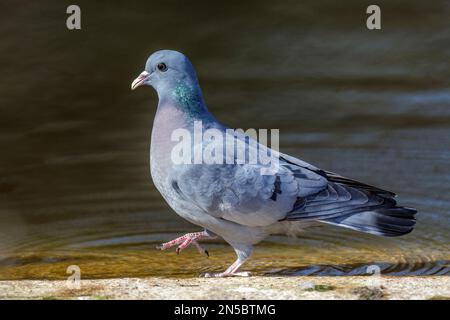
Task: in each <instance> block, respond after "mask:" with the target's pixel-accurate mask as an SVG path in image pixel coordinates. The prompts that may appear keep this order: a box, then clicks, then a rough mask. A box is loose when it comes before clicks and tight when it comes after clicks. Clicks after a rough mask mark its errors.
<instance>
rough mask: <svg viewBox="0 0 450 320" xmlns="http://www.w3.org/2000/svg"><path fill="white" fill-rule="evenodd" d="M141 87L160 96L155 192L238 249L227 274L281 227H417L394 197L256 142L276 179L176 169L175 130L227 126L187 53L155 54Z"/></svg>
mask: <svg viewBox="0 0 450 320" xmlns="http://www.w3.org/2000/svg"><path fill="white" fill-rule="evenodd" d="M161 64H164V67H165V68H163V67H161ZM160 69H161V70H160ZM143 84H146V85H151V86H153V87H154V88H155V89H156V91H157V93H158V98H159V103H158V109H157V112H156V116H155V120H154V125H153V131H152V143H151V173H152V178H153V181H154V183H155V186H156V187H157V188H158V190H159V191H160V192H161V194H162V196H163V197H164V198H165V199H166V201H167V202H168V204H169V205H170V206H171V207H172V208H173V209H174V210H175V211H176V212H177V213H178V214H179V215H180V216H182V217H183V218H185V219H187V220H188V221H190V222H192V223H194V224H197V225H199V226H202V227H204V228H205V229H206V230H207V232H208V234H211V235H212V234H217V235H219V236H221V237H222V238H223V239H225V241H227V242H228V243H229V244H230V245H232V246H233V247H234V248H235V250H236V253H237V255H238V261H237V262H236V263H235V266H234V267H233V268H231V267H230V268H231V269H230V270H231V272H229V273H233V272H234V271H236V270H237V268H238V267H239V266H240V264H242V263H243V262H244V261H245V259H247V258H248V257H249V256H250V254H251V251H252V247H253V245H254V244H256V243H258V242H259V241H261V240H263V239H264V238H265V237H266V236H268V235H270V234H272V233H274V232H275V230H280V228H281V229H282V226H284V225H289V224H304V225H305V226H307V225H309V224H310V223H311V222H321V223H326V224H333V225H338V226H342V227H346V228H350V229H354V230H358V231H362V232H367V233H372V234H376V235H381V236H399V235H403V234H406V233H409V232H411V230H412V229H413V227H414V224H415V218H414V214H415V213H416V210H414V209H410V208H404V207H399V206H397V204H396V202H395V200H394V199H393V198H394V196H395V194H394V193H392V192H389V191H386V190H383V189H380V188H377V187H373V186H370V185H367V184H364V183H361V182H358V181H355V180H352V179H349V178H345V177H342V176H339V175H337V174H335V173H331V172H327V171H324V170H321V169H319V168H316V167H314V166H312V165H311V164H308V163H306V162H304V161H302V160H300V159H297V158H294V157H291V156H289V155H285V154H282V153H278V152H277V151H274V150H270V149H268V148H266V147H265V146H263V145H260V144H258V143H256V144H255V145H256V147H257V148H259V149H261V150H264V151H267V152H269V153H271V154H272V155H276V156H278V158H279V165H278V167H277V169H278V170H277V171H276V173H274V174H272V175H263V174H262V173H261V168H263V167H264V165H262V164H236V163H233V164H174V163H173V161H171V150H172V148H173V147H174V144H175V142H174V141H172V140H171V133H172V132H173V131H174V130H176V129H179V128H183V129H186V130H188V131H189V132H192V131H193V123H194V122H195V121H201V122H202V126H203V130H206V129H215V130H217V131H219V132H221V133H222V134H223V135H227V134H228V133H227V132H226V129H227V128H226V127H225V126H224V125H222V124H220V123H219V122H218V121H217V120H216V119H215V118H214V116H213V115H212V114H211V113H210V112H209V111H208V109H207V107H206V104H205V102H204V99H203V96H202V93H201V89H200V86H199V84H198V80H197V77H196V74H195V71H194V68H193V67H192V64H191V63H190V62H189V60H188V59H187V58H186V57H185V56H184V55H183V54H181V53H179V52H176V51H170V50H163V51H158V52H156V53H154V54H153V55H151V56H150V58H149V59H148V61H147V64H146V69H145V71H144V72H143V73H142V74H141V75H140V76H139V77H138V78H137V79H136V80H135V81H134V82H133V85H132V88H133V89H134V88H135V87H137V86H139V85H143ZM228 135H229V134H228ZM230 138H231V139H234V140H239V141H243V140H245V143H244V145H245V147H247V148H252V146H250V145H249V140H248V138H245V137H242V136H239V135H233V136H232V137H230ZM211 143H215V142H214V141H210V142H209V144H211ZM207 147H208V143H203V144H202V145H199V144H194V145H193V146H192V154H194V153H195V150H196V148H200V149H201V150H204V149H205V148H207ZM224 163H228V162H226V161H224Z"/></svg>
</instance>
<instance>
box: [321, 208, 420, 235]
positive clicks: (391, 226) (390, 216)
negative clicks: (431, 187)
mask: <svg viewBox="0 0 450 320" xmlns="http://www.w3.org/2000/svg"><path fill="white" fill-rule="evenodd" d="M416 213H417V211H416V210H415V209H412V208H405V207H392V208H380V209H377V210H373V211H361V212H358V213H354V214H350V215H346V216H340V217H335V218H331V219H326V220H321V222H324V223H328V224H332V225H337V226H340V227H345V228H349V229H353V230H357V231H362V232H367V233H371V234H375V235H379V236H385V237H397V236H402V235H405V234H408V233H410V232H411V231H412V230H413V229H414V225H415V224H416V219H415V217H414V215H415V214H416Z"/></svg>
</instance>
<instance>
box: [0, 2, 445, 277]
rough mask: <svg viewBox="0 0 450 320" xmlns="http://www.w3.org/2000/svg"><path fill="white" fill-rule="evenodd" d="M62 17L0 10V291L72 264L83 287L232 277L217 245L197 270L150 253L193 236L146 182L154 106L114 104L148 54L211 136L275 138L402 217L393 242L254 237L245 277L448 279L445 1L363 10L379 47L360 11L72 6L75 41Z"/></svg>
mask: <svg viewBox="0 0 450 320" xmlns="http://www.w3.org/2000/svg"><path fill="white" fill-rule="evenodd" d="M68 4H69V3H64V1H43V2H39V4H38V3H34V4H27V6H22V5H20V4H2V5H1V7H2V10H1V11H2V13H3V17H2V19H0V24H1V28H0V35H1V39H2V41H1V43H0V58H1V59H2V71H3V72H2V73H1V74H0V108H1V113H2V116H1V117H0V133H1V134H0V148H1V150H2V156H1V157H0V199H1V201H0V279H24V278H27V279H28V278H33V279H41V278H49V279H54V278H65V277H66V276H67V275H66V268H67V266H69V265H72V264H76V265H79V266H80V267H81V271H82V277H84V278H102V277H119V276H120V277H122V276H152V275H157V276H176V277H189V276H196V275H198V274H199V273H201V272H206V271H208V272H209V271H219V270H222V269H223V268H225V267H226V266H227V265H228V264H230V263H232V262H233V260H234V253H233V252H232V250H231V249H230V248H229V247H228V246H226V245H224V244H223V243H221V242H213V243H212V244H210V245H207V246H208V248H209V251H210V253H211V257H210V258H209V259H206V258H205V257H202V256H200V255H199V254H198V253H197V252H196V251H195V250H194V249H189V250H187V251H186V252H183V253H182V254H181V255H179V256H177V255H176V254H175V253H174V252H173V251H172V252H159V251H157V250H156V249H154V247H155V245H156V244H158V243H160V242H163V241H167V240H169V239H171V238H173V237H175V236H178V235H179V234H182V233H185V232H188V231H192V230H197V229H198V228H196V227H195V226H192V225H190V224H188V223H187V222H185V221H183V220H182V219H181V218H179V217H177V216H176V214H175V213H174V212H172V211H171V210H170V208H169V207H168V206H167V205H166V204H165V203H164V202H163V200H162V198H161V197H160V196H159V194H158V193H157V191H156V190H155V189H154V187H153V185H152V182H151V179H150V177H149V173H148V172H149V166H148V151H149V136H150V130H151V124H152V120H153V115H154V111H155V105H156V102H157V101H156V95H155V94H154V93H153V92H152V90H151V89H148V90H145V89H141V90H138V91H136V92H131V91H130V90H129V86H130V83H131V81H132V80H133V79H134V77H135V76H137V75H138V74H139V73H140V72H141V71H142V68H143V65H144V62H145V59H146V58H147V56H148V54H149V53H150V52H152V51H155V50H157V49H161V48H173V49H177V50H180V51H183V52H185V53H186V54H188V55H189V57H190V58H191V60H192V61H193V63H194V65H195V66H196V67H197V70H198V74H199V78H200V82H201V85H202V88H203V90H204V94H205V97H206V100H207V102H208V105H209V107H210V109H211V111H212V112H213V113H214V114H215V115H216V116H217V118H218V119H220V120H221V121H222V122H223V123H226V124H228V125H229V126H230V127H234V128H236V127H240V128H251V127H252V128H279V129H280V133H281V141H280V148H281V151H283V152H285V153H289V154H291V155H294V156H298V157H301V158H302V159H304V160H306V161H309V162H311V163H313V164H315V165H317V166H319V167H322V168H324V169H327V170H330V171H334V172H338V173H340V174H342V175H346V176H349V177H352V178H355V179H358V180H361V181H365V182H367V183H370V184H374V185H377V186H380V187H382V188H386V189H388V190H392V191H394V192H396V193H398V194H399V202H400V203H401V204H404V205H407V206H413V207H416V208H417V209H418V210H419V215H418V223H417V228H416V230H415V231H414V232H413V233H412V234H409V235H407V236H404V237H401V238H395V239H386V238H378V237H375V236H370V235H366V234H360V233H356V232H352V231H348V230H343V229H338V228H334V227H326V228H320V229H314V230H308V231H306V232H305V233H304V234H303V235H302V236H301V237H300V238H298V239H291V238H285V237H272V238H269V239H268V240H267V241H266V242H264V243H262V244H260V245H259V246H258V247H257V249H256V251H255V253H254V256H253V258H252V259H251V260H250V261H249V263H248V264H246V267H245V268H246V269H248V270H253V271H255V272H256V273H261V274H320V275H330V274H336V275H339V274H353V273H357V274H361V273H364V272H365V271H367V266H370V265H372V264H374V263H375V264H377V265H379V266H380V268H381V269H382V272H384V273H388V274H392V275H405V274H414V275H417V274H449V266H448V261H449V260H450V250H449V249H450V245H449V244H450V235H449V226H450V224H449V220H450V165H449V164H450V68H449V67H448V61H450V43H449V41H448V39H449V36H450V23H449V20H448V15H449V13H450V6H449V4H448V2H446V1H434V2H433V3H426V4H423V3H421V2H419V1H413V2H411V1H408V2H406V1H394V2H393V1H389V2H380V3H379V5H380V6H381V7H382V15H383V20H382V21H383V29H382V31H380V32H369V31H367V29H365V20H364V19H365V14H364V12H365V7H364V5H362V4H361V3H360V1H346V4H336V3H334V2H333V1H323V0H322V1H314V2H313V1H310V2H308V3H302V4H298V3H297V2H295V1H287V2H283V4H281V3H265V4H264V3H262V2H261V1H248V2H245V3H233V2H227V4H226V5H224V6H223V7H222V8H214V7H211V6H210V5H208V4H207V3H206V2H205V3H203V2H195V3H189V4H180V3H179V2H178V3H176V2H170V1H152V2H151V3H149V2H147V1H127V2H126V3H123V4H111V3H107V2H104V3H102V2H96V4H94V3H92V2H87V1H79V2H78V4H79V5H80V7H81V8H82V28H83V29H82V30H81V31H67V30H66V29H65V17H66V15H65V8H66V7H67V5H68ZM406 5H407V7H406ZM255 115H257V116H255Z"/></svg>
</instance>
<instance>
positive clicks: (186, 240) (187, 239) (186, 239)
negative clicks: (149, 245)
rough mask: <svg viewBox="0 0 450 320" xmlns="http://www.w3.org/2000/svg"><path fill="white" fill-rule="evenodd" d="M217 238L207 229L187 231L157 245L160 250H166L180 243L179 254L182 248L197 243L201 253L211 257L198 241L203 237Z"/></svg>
mask: <svg viewBox="0 0 450 320" xmlns="http://www.w3.org/2000/svg"><path fill="white" fill-rule="evenodd" d="M215 238H216V236H214V235H211V234H209V233H208V231H206V230H204V231H201V232H192V233H187V234H185V235H184V236H181V237H179V238H176V239H174V240H172V241H169V242H166V243H163V244H161V245H159V246H157V247H156V248H157V249H160V250H166V249H169V248H171V247H173V246H175V245H178V247H177V254H179V253H180V252H181V250H183V249H185V248H187V247H188V246H189V245H190V244H193V245H195V247H196V248H197V250H198V251H199V252H200V253H201V254H205V255H207V256H208V257H209V253H208V250H206V249H204V248H203V247H202V246H201V245H200V244H199V243H198V241H199V240H203V239H215Z"/></svg>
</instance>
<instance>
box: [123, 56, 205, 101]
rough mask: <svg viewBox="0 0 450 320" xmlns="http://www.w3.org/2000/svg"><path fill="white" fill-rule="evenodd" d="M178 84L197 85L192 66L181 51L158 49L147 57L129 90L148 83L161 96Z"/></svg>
mask: <svg viewBox="0 0 450 320" xmlns="http://www.w3.org/2000/svg"><path fill="white" fill-rule="evenodd" d="M179 84H186V85H189V86H192V85H198V81H197V76H196V74H195V70H194V67H193V66H192V64H191V62H190V61H189V59H188V58H187V57H186V56H185V55H184V54H182V53H181V52H178V51H174V50H160V51H156V52H155V53H153V54H152V55H150V57H149V58H148V59H147V63H146V64H145V70H144V71H143V72H142V73H141V74H140V75H139V76H138V77H137V78H136V79H135V80H134V81H133V83H132V84H131V90H134V89H136V88H137V87H140V86H143V85H149V86H152V87H153V88H155V90H156V91H157V92H158V95H159V96H161V95H162V93H164V91H171V90H173V89H175V88H176V87H177V85H179Z"/></svg>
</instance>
